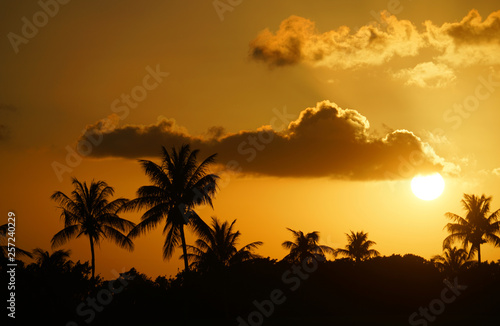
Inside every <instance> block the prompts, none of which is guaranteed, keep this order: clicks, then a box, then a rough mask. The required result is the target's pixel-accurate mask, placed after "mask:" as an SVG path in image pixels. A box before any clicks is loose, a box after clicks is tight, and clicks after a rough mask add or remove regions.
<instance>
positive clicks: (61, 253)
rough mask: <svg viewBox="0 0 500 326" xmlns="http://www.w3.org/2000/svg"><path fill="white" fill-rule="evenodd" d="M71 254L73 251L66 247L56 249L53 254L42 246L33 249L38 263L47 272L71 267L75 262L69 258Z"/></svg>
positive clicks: (50, 272)
mask: <svg viewBox="0 0 500 326" xmlns="http://www.w3.org/2000/svg"><path fill="white" fill-rule="evenodd" d="M70 255H71V251H70V250H64V249H60V250H56V251H54V252H53V253H52V254H51V253H49V252H48V251H46V250H43V249H41V248H36V249H34V250H33V258H34V259H35V261H36V264H37V265H38V267H39V268H40V269H41V270H42V271H45V272H46V273H47V274H52V273H54V272H56V271H64V270H68V269H70V268H71V266H72V265H73V262H72V261H71V260H68V258H69V256H70Z"/></svg>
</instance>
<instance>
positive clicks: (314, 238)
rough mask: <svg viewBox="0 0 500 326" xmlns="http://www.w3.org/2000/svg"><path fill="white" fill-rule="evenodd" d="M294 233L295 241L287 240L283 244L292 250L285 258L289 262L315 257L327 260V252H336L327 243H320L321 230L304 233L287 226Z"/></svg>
mask: <svg viewBox="0 0 500 326" xmlns="http://www.w3.org/2000/svg"><path fill="white" fill-rule="evenodd" d="M287 230H288V231H290V232H292V234H293V238H294V239H293V241H285V242H283V243H282V244H281V245H282V246H283V248H285V249H288V250H290V253H289V254H288V255H286V256H285V258H283V259H284V260H287V261H289V262H293V263H299V262H301V261H303V260H304V259H307V260H309V259H311V258H315V259H317V260H325V259H326V258H325V253H328V254H332V255H334V254H335V250H334V249H333V248H330V247H328V246H325V245H319V244H318V242H319V232H318V231H314V232H310V233H307V234H304V233H303V232H302V231H295V230H292V229H290V228H287Z"/></svg>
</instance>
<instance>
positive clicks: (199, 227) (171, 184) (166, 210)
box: [125, 145, 219, 271]
mask: <svg viewBox="0 0 500 326" xmlns="http://www.w3.org/2000/svg"><path fill="white" fill-rule="evenodd" d="M198 152H199V150H193V151H191V149H190V146H189V145H183V146H181V148H180V150H179V151H177V150H176V149H175V147H173V148H172V152H171V153H169V152H168V151H167V150H166V149H165V147H163V146H162V154H163V157H162V163H161V165H158V164H156V163H154V162H151V161H147V160H140V161H139V162H140V163H141V165H142V167H143V169H144V172H145V173H146V175H147V176H148V177H149V179H150V180H151V182H152V183H153V184H152V185H149V186H142V187H140V188H139V190H137V198H135V199H133V200H131V201H130V202H129V204H128V205H127V206H126V208H125V209H127V210H137V209H141V208H147V209H148V210H147V211H146V212H145V213H144V214H143V215H142V217H141V222H140V223H139V224H137V226H136V227H135V228H134V229H133V230H132V231H131V232H130V233H129V237H136V236H138V235H139V234H141V233H145V232H146V231H149V230H151V229H154V228H155V227H156V226H157V225H158V223H160V222H162V221H163V220H165V226H164V228H163V233H164V234H166V238H165V242H164V245H163V258H164V259H169V258H171V257H172V254H173V252H174V250H175V247H177V246H178V245H179V242H180V244H181V245H182V252H183V256H182V257H183V258H184V266H185V269H186V271H188V270H189V264H188V255H187V247H186V239H185V236H184V225H189V226H190V227H191V228H192V229H193V230H194V231H195V232H196V233H198V234H199V235H203V234H208V225H207V224H206V223H205V222H203V220H202V219H201V218H200V217H199V216H198V214H197V213H196V212H195V211H194V208H195V207H196V206H197V205H201V204H208V205H210V206H211V207H213V205H212V197H213V196H214V195H215V192H216V190H217V180H218V179H219V177H218V176H217V175H215V174H209V173H208V168H209V166H210V165H211V164H212V163H214V160H215V156H216V154H213V155H211V156H209V157H207V158H206V159H205V160H204V161H203V162H202V163H201V164H199V165H198V162H197V155H198Z"/></svg>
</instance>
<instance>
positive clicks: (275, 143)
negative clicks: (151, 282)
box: [79, 101, 450, 180]
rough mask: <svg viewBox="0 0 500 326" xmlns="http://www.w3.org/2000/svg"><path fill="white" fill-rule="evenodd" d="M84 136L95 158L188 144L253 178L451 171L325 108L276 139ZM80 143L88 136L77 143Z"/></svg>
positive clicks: (270, 134)
mask: <svg viewBox="0 0 500 326" xmlns="http://www.w3.org/2000/svg"><path fill="white" fill-rule="evenodd" d="M87 135H94V138H98V137H95V135H102V136H103V137H102V140H101V141H100V143H99V144H98V145H97V146H94V148H93V149H92V151H91V153H90V155H91V156H93V157H123V158H131V159H135V158H152V157H158V156H159V154H160V150H161V146H165V147H167V148H170V147H172V146H180V145H181V144H183V143H190V144H191V146H192V147H193V148H199V149H200V150H201V152H202V155H204V156H207V155H209V154H212V153H218V162H219V163H221V164H223V165H228V166H230V167H231V168H233V169H235V168H237V169H238V170H241V171H242V172H243V173H247V174H256V175H269V176H280V177H323V176H327V177H333V178H342V179H353V180H382V179H400V178H409V177H411V176H413V175H414V174H416V173H418V172H431V171H442V170H443V169H444V168H447V167H450V163H448V162H445V160H444V159H443V158H441V157H439V156H438V155H437V154H436V153H435V152H434V150H433V149H432V147H431V146H430V145H429V144H428V143H426V142H423V141H422V140H421V139H420V138H419V137H417V136H416V135H415V134H414V133H412V132H410V131H407V130H394V131H391V132H389V133H388V134H386V135H385V136H383V137H377V136H374V135H373V134H372V133H371V132H370V124H369V122H368V120H367V119H366V117H364V116H363V115H362V114H360V113H359V112H358V111H356V110H352V109H342V108H340V107H339V106H337V105H336V104H334V103H331V102H329V101H323V102H319V103H317V105H316V106H315V107H311V108H307V109H305V110H303V111H302V112H301V113H300V116H299V117H298V118H297V119H296V120H295V121H292V122H291V123H290V124H289V125H288V127H287V128H286V129H285V130H283V131H280V132H278V131H275V130H273V129H272V128H271V127H270V126H263V127H261V128H259V129H257V130H253V131H240V132H238V133H223V130H222V129H221V128H212V129H211V130H210V132H209V133H207V134H205V135H203V136H192V135H189V133H188V132H187V131H186V130H185V129H184V128H182V127H179V126H178V125H177V124H176V123H175V121H174V120H172V119H166V118H162V119H159V120H158V122H157V123H155V124H151V125H147V126H143V125H127V126H121V127H113V128H110V127H109V126H106V124H104V123H102V122H98V123H96V124H94V125H91V126H88V127H87ZM85 141H86V136H82V138H80V139H79V143H81V144H82V143H84V142H85Z"/></svg>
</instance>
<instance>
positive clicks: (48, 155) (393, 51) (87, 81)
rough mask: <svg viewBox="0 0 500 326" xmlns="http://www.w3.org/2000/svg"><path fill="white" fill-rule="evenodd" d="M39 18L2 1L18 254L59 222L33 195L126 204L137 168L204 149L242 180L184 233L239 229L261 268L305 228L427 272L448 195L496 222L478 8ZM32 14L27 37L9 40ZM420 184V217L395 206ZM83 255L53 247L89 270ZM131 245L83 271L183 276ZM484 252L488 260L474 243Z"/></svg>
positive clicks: (175, 5) (498, 204)
mask: <svg viewBox="0 0 500 326" xmlns="http://www.w3.org/2000/svg"><path fill="white" fill-rule="evenodd" d="M221 2H222V3H226V2H224V1H223V0H221ZM47 3H51V4H52V5H51V6H52V7H50V8H49V9H47V10H52V14H53V15H52V16H53V17H49V16H48V15H45V16H46V18H47V19H46V20H44V16H43V14H40V11H41V10H42V8H41V7H40V5H39V4H37V3H36V2H33V3H30V4H27V3H21V4H19V3H14V2H12V3H10V2H9V3H2V4H1V5H0V6H1V7H0V9H1V10H0V12H1V13H2V14H1V15H2V19H1V20H0V29H1V30H2V32H3V35H5V37H4V39H3V41H2V42H0V53H1V55H2V60H1V61H0V71H1V74H0V81H1V84H2V88H1V89H0V152H1V161H0V164H1V169H0V173H1V180H2V186H1V188H0V197H1V198H2V199H1V201H0V208H1V210H0V212H3V213H1V214H4V216H5V221H4V222H6V220H7V212H8V211H11V210H13V211H15V212H16V214H17V217H18V218H17V223H18V225H17V230H16V240H17V242H16V243H17V244H18V245H19V246H20V247H22V248H24V249H28V250H29V249H33V248H35V247H41V248H44V249H49V248H50V239H51V237H52V236H53V235H54V234H55V233H56V232H57V231H59V230H60V229H61V228H62V223H61V222H60V220H59V212H58V211H57V209H56V208H55V204H54V203H53V202H51V201H50V199H49V196H50V195H51V194H52V193H53V192H54V191H56V190H61V191H63V192H65V193H69V192H71V190H72V187H71V177H72V176H75V177H77V178H78V179H79V180H82V181H88V182H90V180H92V179H101V180H105V181H106V182H108V184H109V185H111V186H113V187H114V188H115V190H116V196H117V197H119V196H123V197H127V198H133V196H134V194H135V191H136V190H137V188H138V187H140V186H141V185H145V184H147V183H148V180H147V178H146V177H145V176H144V174H143V172H142V171H141V169H140V166H139V164H138V163H137V159H139V158H146V157H148V158H150V159H152V160H157V158H156V157H155V154H156V153H157V152H158V151H159V145H160V144H162V145H165V146H167V147H171V146H173V145H179V144H180V143H181V142H184V141H190V142H192V143H193V145H194V147H198V148H200V149H201V150H202V152H201V156H203V157H204V156H207V155H209V154H212V153H214V152H217V153H218V154H219V162H220V163H221V164H222V167H221V170H224V166H226V164H227V163H228V162H231V161H233V162H237V163H238V166H239V167H241V168H242V172H241V173H240V174H238V175H235V174H232V173H226V172H223V173H222V175H223V178H222V180H221V182H222V185H223V186H222V187H221V189H220V191H219V193H218V194H217V196H216V199H215V201H214V207H215V208H214V210H213V211H212V210H211V209H209V208H200V210H199V214H200V215H201V216H202V218H204V219H205V220H207V221H208V220H209V218H210V216H214V215H216V216H218V217H219V218H220V219H222V220H233V219H237V221H238V222H237V224H236V226H237V228H238V229H239V230H240V231H241V232H242V234H243V235H242V244H245V243H248V242H251V241H257V240H261V241H263V242H264V245H263V246H262V248H261V249H260V250H259V253H260V254H261V255H263V256H270V257H272V258H278V259H281V258H282V257H283V256H284V255H285V251H284V250H283V249H282V248H281V245H280V244H281V242H283V241H284V240H287V239H288V238H289V237H290V234H289V232H288V231H286V229H285V228H286V227H290V228H292V229H296V230H297V229H300V230H302V231H304V232H310V231H316V230H317V231H320V233H321V238H322V239H323V243H325V244H327V245H330V246H333V247H338V246H343V245H344V244H345V235H344V233H346V232H348V231H349V230H353V231H360V230H364V231H366V232H369V234H370V238H371V239H372V240H374V241H376V242H377V246H376V249H377V250H379V251H380V252H381V253H382V254H383V255H391V254H393V253H400V254H405V253H413V254H417V255H421V256H423V257H425V258H430V257H431V256H432V255H434V254H439V253H440V252H441V243H442V239H443V238H444V237H445V236H446V233H445V231H443V226H444V225H445V224H446V223H447V220H446V219H445V217H444V213H445V212H448V211H451V212H454V213H457V214H462V210H461V206H460V199H461V197H462V194H463V193H472V194H478V195H480V194H482V193H484V194H486V195H489V196H493V208H494V209H497V208H500V199H499V196H500V190H499V188H498V183H499V181H500V161H499V157H500V155H498V153H497V151H498V150H497V148H498V139H499V132H498V127H497V125H496V124H497V122H498V121H499V115H500V114H499V111H498V104H499V103H500V91H499V89H500V67H499V65H500V56H499V53H500V52H499V51H500V45H499V44H500V36H499V35H500V30H499V26H500V8H499V7H498V5H495V3H494V2H492V1H475V2H474V4H473V5H471V4H470V3H466V2H463V1H462V2H453V4H451V2H436V1H409V0H401V1H399V2H398V1H396V2H393V1H389V2H388V1H362V2H356V3H354V2H353V3H349V2H346V1H326V0H324V1H315V2H314V3H307V2H305V1H300V2H299V1H265V2H264V1H248V2H247V1H243V2H241V4H239V5H237V6H235V7H234V8H232V10H226V11H224V9H220V8H223V7H220V8H219V9H215V8H214V5H213V2H212V1H206V2H204V3H200V4H198V5H197V6H193V5H192V4H191V5H188V4H186V3H185V2H183V1H168V2H164V1H149V2H148V3H147V4H144V3H138V2H134V1H120V2H118V1H106V2H105V3H101V2H98V1H91V2H76V1H75V2H69V3H68V4H65V5H58V9H57V8H56V7H55V6H54V5H53V4H54V3H55V2H51V1H47ZM226 4H227V3H226ZM393 4H394V5H393ZM225 8H226V9H227V7H225ZM56 9H57V10H56ZM218 10H219V12H218ZM384 10H385V11H384ZM56 11H57V12H56ZM382 11H384V12H382ZM381 12H382V13H381ZM23 17H26V18H23ZM34 17H35V18H36V19H38V21H35V22H36V23H37V24H38V27H36V26H35V28H36V30H37V31H36V33H35V31H33V30H30V28H29V27H25V26H24V25H25V24H26V23H25V22H26V21H29V22H33V18H34ZM30 33H31V34H30ZM35 34H36V35H35ZM167 73H168V75H167ZM148 76H149V77H148ZM84 132H87V135H89V134H91V133H92V132H94V135H103V139H102V141H99V143H98V144H97V145H93V146H91V148H90V149H88V152H87V153H85V155H83V156H81V160H80V159H78V160H76V161H71V158H70V160H69V161H68V156H67V155H68V151H69V150H70V151H72V150H75V149H77V148H79V149H80V150H81V151H84V150H85V149H84V147H81V146H83V145H82V144H83V143H82V141H83V140H85V136H84V135H83V133H84ZM249 137H256V138H255V139H257V140H258V143H257V145H252V143H251V141H250V140H249V139H250V138H249ZM259 137H261V138H259ZM265 137H268V138H265ZM243 142H246V143H245V144H243V145H241V144H242V143H243ZM78 144H80V145H79V146H80V147H78ZM156 148H157V150H156ZM415 158H419V163H418V164H412V163H411V160H412V159H415ZM54 162H57V163H54ZM408 162H409V163H408ZM408 164H409V165H408ZM54 166H57V167H58V168H59V170H58V171H59V172H57V171H55V170H54ZM61 169H62V170H61ZM422 169H426V170H437V171H440V172H441V173H442V174H443V176H444V177H445V181H446V188H445V191H444V193H443V195H442V196H441V197H439V198H438V199H436V200H434V201H429V202H426V201H422V200H420V199H417V198H416V197H415V196H414V195H413V194H412V193H411V189H410V180H411V177H412V176H413V175H414V174H416V173H417V172H419V171H421V170H422ZM125 217H127V218H129V219H131V220H132V221H134V222H138V221H139V218H140V214H139V213H130V214H127V215H125ZM192 241H193V237H192V235H189V238H188V242H190V243H192ZM87 242H88V241H85V240H72V241H71V242H69V243H68V244H67V245H65V246H64V248H67V249H71V250H72V252H73V254H72V259H73V260H79V259H80V260H88V259H89V258H90V249H89V248H88V243H87ZM135 244H136V249H135V251H134V252H132V253H129V252H127V251H124V250H121V249H118V248H117V247H116V246H114V245H113V244H111V243H108V242H104V243H102V244H101V247H100V250H98V251H97V253H96V255H97V257H96V265H97V266H96V267H97V272H98V273H101V275H103V276H104V277H111V276H112V275H113V274H112V270H113V269H114V270H118V271H121V270H122V269H123V268H125V269H128V268H130V267H136V268H137V269H138V270H139V271H142V272H145V273H147V274H148V275H150V276H152V277H156V276H157V275H170V274H174V273H175V272H176V271H177V269H178V268H182V262H181V261H180V260H178V259H177V257H178V256H179V255H180V253H179V254H176V255H174V258H173V259H171V260H170V261H163V260H162V258H161V250H162V244H163V237H162V235H161V231H160V230H156V231H154V232H152V233H151V234H149V235H148V236H143V237H140V238H138V239H137V240H136V241H135ZM483 253H484V255H483V257H484V259H485V260H497V259H500V249H498V248H493V247H492V246H491V245H486V246H484V249H483Z"/></svg>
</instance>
